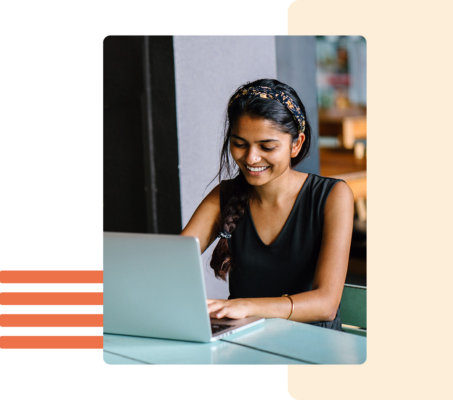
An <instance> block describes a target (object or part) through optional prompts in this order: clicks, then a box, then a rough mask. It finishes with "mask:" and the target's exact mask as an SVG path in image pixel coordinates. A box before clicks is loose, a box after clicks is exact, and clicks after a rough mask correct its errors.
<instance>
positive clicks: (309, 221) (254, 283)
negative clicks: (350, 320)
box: [220, 174, 341, 330]
mask: <svg viewBox="0 0 453 400" xmlns="http://www.w3.org/2000/svg"><path fill="white" fill-rule="evenodd" d="M337 182H339V180H338V179H333V178H327V177H322V176H319V175H316V174H308V177H307V178H306V180H305V182H304V184H303V186H302V188H301V190H300V192H299V194H298V196H297V198H296V201H295V203H294V206H293V208H292V210H291V212H290V214H289V216H288V219H287V220H286V223H285V225H284V226H283V229H282V230H281V232H280V234H279V236H278V237H277V239H276V240H275V241H274V242H273V243H271V244H269V245H266V244H265V243H263V241H262V240H261V238H260V236H259V235H258V232H257V230H256V228H255V224H254V223H253V219H252V215H251V212H250V208H249V206H247V210H246V212H245V213H244V216H243V217H242V218H241V220H240V221H239V222H238V223H237V225H236V229H235V230H234V232H233V233H232V237H231V238H230V239H228V246H229V248H230V251H231V253H232V255H233V257H234V262H235V266H234V268H233V269H232V271H231V272H230V274H229V289H230V295H229V299H235V298H251V297H280V296H282V295H283V294H289V295H292V294H297V293H302V292H307V291H309V290H311V288H312V284H313V278H314V273H315V269H316V264H317V262H318V256H319V251H320V248H321V241H322V230H323V222H324V207H325V204H326V200H327V197H328V196H329V194H330V191H331V190H332V188H333V187H334V186H335V184H336V183H337ZM231 186H232V181H231V180H227V181H222V182H221V185H220V207H221V210H222V211H223V209H224V207H225V206H226V205H227V202H228V199H229V197H230V193H231ZM314 324H315V325H320V326H324V327H327V328H332V329H339V330H341V321H339V309H338V312H337V318H336V319H335V320H334V321H330V322H319V323H314Z"/></svg>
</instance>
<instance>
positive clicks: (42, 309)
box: [0, 306, 102, 314]
mask: <svg viewBox="0 0 453 400" xmlns="http://www.w3.org/2000/svg"><path fill="white" fill-rule="evenodd" d="M0 313H99V314H102V306H1V307H0Z"/></svg>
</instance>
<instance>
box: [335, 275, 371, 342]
mask: <svg viewBox="0 0 453 400" xmlns="http://www.w3.org/2000/svg"><path fill="white" fill-rule="evenodd" d="M340 318H341V322H342V324H346V325H352V326H358V327H359V328H362V329H361V332H362V333H360V332H357V330H354V332H353V333H359V334H363V335H366V286H356V285H349V284H345V285H344V289H343V296H342V298H341V308H340ZM343 329H344V330H345V331H347V332H351V331H352V330H351V329H346V328H344V327H343Z"/></svg>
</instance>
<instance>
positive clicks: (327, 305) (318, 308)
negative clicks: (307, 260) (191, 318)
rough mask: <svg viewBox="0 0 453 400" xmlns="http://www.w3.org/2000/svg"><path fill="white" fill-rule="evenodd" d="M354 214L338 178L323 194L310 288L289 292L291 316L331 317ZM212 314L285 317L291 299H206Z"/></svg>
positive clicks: (351, 200)
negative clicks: (319, 237) (320, 231)
mask: <svg viewBox="0 0 453 400" xmlns="http://www.w3.org/2000/svg"><path fill="white" fill-rule="evenodd" d="M353 218H354V196H353V194H352V191H351V189H350V188H349V186H348V185H347V184H346V183H344V182H338V183H337V184H336V185H335V186H334V187H333V189H332V191H331V192H330V194H329V197H328V198H327V201H326V205H325V209H324V226H323V234H322V243H321V250H320V252H319V258H318V264H317V266H316V270H315V276H314V280H313V287H312V290H311V291H309V292H304V293H299V294H295V295H292V294H291V293H288V294H289V295H291V298H292V299H293V302H294V312H293V315H292V316H291V320H293V321H300V322H312V321H332V320H333V319H335V315H336V312H337V309H338V306H339V304H340V300H341V295H342V293H343V286H344V282H345V279H346V272H347V269H348V260H349V249H350V247H351V236H352V224H353ZM208 309H209V313H210V315H211V317H213V318H223V317H229V318H234V319H236V318H244V317H247V316H252V315H256V316H261V317H264V318H284V319H286V318H288V316H289V315H290V312H291V301H290V300H289V299H287V298H285V297H274V298H253V299H234V300H208Z"/></svg>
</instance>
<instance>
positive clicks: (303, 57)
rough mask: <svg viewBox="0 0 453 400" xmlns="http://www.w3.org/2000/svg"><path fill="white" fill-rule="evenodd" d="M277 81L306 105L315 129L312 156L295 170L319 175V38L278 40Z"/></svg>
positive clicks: (280, 38)
mask: <svg viewBox="0 0 453 400" xmlns="http://www.w3.org/2000/svg"><path fill="white" fill-rule="evenodd" d="M275 45H276V54H277V79H278V80H279V81H282V82H284V83H286V84H287V85H289V86H292V87H293V88H294V89H295V91H296V92H297V94H298V95H299V97H300V99H301V100H302V103H304V106H305V110H306V112H307V117H308V121H309V122H310V125H311V127H312V135H313V136H312V145H311V151H310V154H309V156H308V157H307V158H306V159H305V160H304V161H303V162H301V163H300V164H299V165H298V166H297V167H296V168H295V169H296V170H298V171H303V172H311V173H314V174H319V146H318V105H317V101H316V96H317V91H316V37H315V36H276V37H275Z"/></svg>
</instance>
